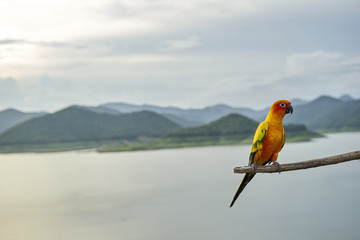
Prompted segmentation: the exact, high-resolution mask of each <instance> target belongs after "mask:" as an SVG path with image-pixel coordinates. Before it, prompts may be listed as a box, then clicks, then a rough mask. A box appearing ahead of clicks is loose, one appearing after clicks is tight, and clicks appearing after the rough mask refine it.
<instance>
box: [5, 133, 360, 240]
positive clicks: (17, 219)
mask: <svg viewBox="0 0 360 240" xmlns="http://www.w3.org/2000/svg"><path fill="white" fill-rule="evenodd" d="M359 139H360V133H339V134H330V135H328V137H327V138H323V139H316V140H314V141H312V142H304V143H288V144H286V145H285V147H284V149H283V151H282V152H281V153H280V154H279V159H278V160H279V162H280V163H285V162H291V161H302V160H309V159H312V158H318V157H325V156H330V155H335V154H340V153H345V152H350V151H355V150H359V149H360V144H359ZM249 149H250V146H219V147H202V148H188V149H174V150H158V151H144V152H128V153H106V154H98V153H95V152H91V151H81V152H65V153H50V154H2V155H0V239H4V240H23V239H24V240H49V239H51V240H57V239H66V240H72V239H74V240H75V239H76V240H82V239H84V240H85V239H86V240H95V239H96V240H97V239H106V240H112V239H114V240H115V239H116V240H118V239H124V240H127V239H131V240H137V239H156V240H162V239H164V240H169V239H175V240H177V239H265V238H266V239H268V240H271V239H292V240H294V239H295V240H296V239H360V229H359V225H360V208H359V202H360V162H359V161H351V162H347V163H342V164H338V165H333V166H327V167H321V168H315V169H309V170H301V171H293V172H286V173H281V174H277V173H275V174H257V175H256V177H255V178H254V179H253V181H252V182H251V183H249V184H248V186H247V187H246V189H245V190H244V192H243V193H242V194H241V195H240V197H239V199H238V200H237V202H236V203H235V205H234V207H233V208H229V204H230V202H231V200H232V197H233V195H234V193H235V191H236V189H237V187H238V185H239V183H240V181H241V179H242V176H243V175H241V174H234V173H233V168H234V167H236V166H241V165H246V164H247V159H248V154H249Z"/></svg>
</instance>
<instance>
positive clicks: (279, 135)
mask: <svg viewBox="0 0 360 240" xmlns="http://www.w3.org/2000/svg"><path fill="white" fill-rule="evenodd" d="M288 113H291V114H292V113H293V107H292V105H291V102H289V101H288V100H278V101H276V102H274V103H273V104H272V106H271V108H270V110H269V113H268V115H267V117H266V119H265V121H263V122H261V123H260V124H259V126H258V127H257V129H256V131H255V135H254V140H253V142H252V146H251V150H250V156H249V164H248V165H249V166H251V167H252V170H253V172H252V173H246V174H245V176H244V178H243V180H242V182H241V184H240V186H239V189H238V190H237V192H236V193H235V196H234V198H233V200H232V202H231V204H230V207H232V206H233V205H234V203H235V201H236V199H237V198H238V197H239V195H240V193H241V192H242V191H243V190H244V188H245V186H246V185H247V184H248V183H249V182H250V181H251V180H252V179H253V177H254V176H255V174H256V169H257V166H264V165H266V164H269V163H271V162H272V163H273V164H274V165H276V166H277V167H278V170H279V172H280V170H281V167H280V164H279V163H278V162H277V161H276V160H277V158H278V153H279V152H280V151H281V149H282V148H283V146H284V144H285V130H284V127H283V123H282V121H283V118H284V116H285V115H286V114H288Z"/></svg>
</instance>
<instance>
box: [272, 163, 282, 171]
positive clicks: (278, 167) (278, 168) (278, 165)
mask: <svg viewBox="0 0 360 240" xmlns="http://www.w3.org/2000/svg"><path fill="white" fill-rule="evenodd" d="M273 165H275V166H277V170H278V172H279V173H281V166H280V163H278V162H276V161H274V162H273Z"/></svg>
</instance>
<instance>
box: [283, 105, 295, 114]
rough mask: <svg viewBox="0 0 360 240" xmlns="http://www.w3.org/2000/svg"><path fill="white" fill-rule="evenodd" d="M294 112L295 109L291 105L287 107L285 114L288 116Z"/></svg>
mask: <svg viewBox="0 0 360 240" xmlns="http://www.w3.org/2000/svg"><path fill="white" fill-rule="evenodd" d="M293 111H294V109H293V107H292V106H291V104H290V105H289V106H287V108H286V111H285V114H288V113H291V114H292V113H293Z"/></svg>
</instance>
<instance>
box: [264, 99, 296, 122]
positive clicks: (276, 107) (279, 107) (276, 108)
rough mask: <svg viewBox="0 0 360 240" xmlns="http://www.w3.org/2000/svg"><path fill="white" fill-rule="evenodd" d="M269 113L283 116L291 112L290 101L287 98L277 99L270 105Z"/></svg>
mask: <svg viewBox="0 0 360 240" xmlns="http://www.w3.org/2000/svg"><path fill="white" fill-rule="evenodd" d="M270 113H272V114H275V115H277V116H280V117H282V118H283V117H284V116H285V114H288V113H291V114H292V113H293V107H292V106H291V102H289V101H288V100H284V99H283V100H278V101H276V102H274V103H273V105H272V106H271V108H270Z"/></svg>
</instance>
